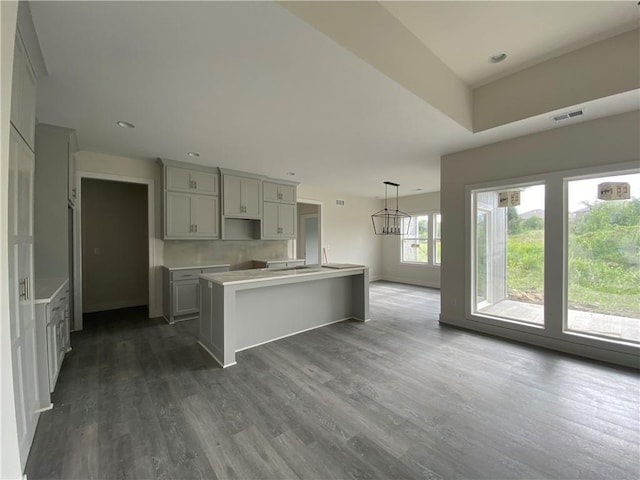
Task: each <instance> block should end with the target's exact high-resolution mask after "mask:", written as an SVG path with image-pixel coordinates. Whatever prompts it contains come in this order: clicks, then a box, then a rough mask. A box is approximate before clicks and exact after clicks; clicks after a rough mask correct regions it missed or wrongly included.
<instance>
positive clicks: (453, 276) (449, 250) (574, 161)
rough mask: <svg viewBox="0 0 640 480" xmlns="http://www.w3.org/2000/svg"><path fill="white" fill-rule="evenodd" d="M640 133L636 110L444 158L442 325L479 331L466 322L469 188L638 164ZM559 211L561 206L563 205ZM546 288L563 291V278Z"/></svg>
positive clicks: (472, 324) (442, 196)
mask: <svg viewBox="0 0 640 480" xmlns="http://www.w3.org/2000/svg"><path fill="white" fill-rule="evenodd" d="M639 132H640V112H638V111H634V112H630V113H625V114H621V115H615V116H611V117H606V118H602V119H598V120H593V121H590V122H584V123H579V124H576V125H572V126H567V127H563V128H557V129H554V130H548V131H545V132H541V133H536V134H533V135H527V136H523V137H519V138H515V139H512V140H508V141H504V142H499V143H495V144H492V145H487V146H484V147H480V148H475V149H472V150H467V151H464V152H460V153H454V154H451V155H446V156H444V157H442V159H441V185H440V186H441V212H442V218H443V224H442V270H441V318H440V319H441V321H442V322H444V323H455V324H458V325H461V326H464V327H466V328H472V329H479V326H478V323H477V322H475V323H474V322H473V321H471V320H467V319H466V318H465V303H466V301H467V300H468V298H467V297H470V292H468V291H467V287H466V285H467V281H466V278H465V272H466V268H467V265H466V262H467V259H468V258H469V252H467V250H466V236H467V235H468V228H467V220H466V215H467V213H466V212H467V204H466V203H467V200H466V193H465V187H466V186H467V185H473V184H478V183H483V182H489V181H494V180H502V179H505V180H507V179H512V178H518V177H524V176H528V175H536V174H543V173H551V172H561V171H564V170H571V169H579V168H586V167H595V166H602V165H607V164H615V163H622V162H633V161H635V162H638V161H639V159H640V133H639ZM558 208H562V207H561V205H558ZM546 288H562V279H557V284H555V285H547V286H546ZM503 330H507V329H503ZM505 336H507V335H506V332H505Z"/></svg>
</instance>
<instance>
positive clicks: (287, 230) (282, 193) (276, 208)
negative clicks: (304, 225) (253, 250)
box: [262, 181, 297, 240]
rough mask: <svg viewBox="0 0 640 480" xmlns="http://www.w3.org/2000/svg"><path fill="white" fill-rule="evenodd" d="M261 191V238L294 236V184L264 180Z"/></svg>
mask: <svg viewBox="0 0 640 480" xmlns="http://www.w3.org/2000/svg"><path fill="white" fill-rule="evenodd" d="M262 192H263V200H264V202H263V204H262V211H263V216H262V238H263V239H265V240H285V239H292V238H296V211H297V208H296V200H297V198H296V185H295V184H288V183H277V182H271V181H264V182H263V186H262Z"/></svg>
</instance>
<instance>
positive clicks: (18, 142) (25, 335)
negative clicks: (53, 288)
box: [7, 127, 39, 467]
mask: <svg viewBox="0 0 640 480" xmlns="http://www.w3.org/2000/svg"><path fill="white" fill-rule="evenodd" d="M34 164H35V159H34V155H33V152H32V151H31V150H30V149H29V147H28V146H27V144H26V143H25V142H24V141H23V139H22V138H20V135H19V134H18V132H17V130H16V129H15V128H13V127H12V128H11V131H10V144H9V170H8V179H7V180H8V184H9V195H8V210H9V215H8V217H9V218H8V232H7V233H8V235H7V236H8V242H7V243H8V257H9V258H8V260H9V262H8V278H9V282H8V283H9V286H8V290H9V313H10V314H9V319H8V320H7V321H8V323H9V328H10V332H11V355H12V367H13V375H14V376H13V379H14V391H15V402H16V416H17V419H18V424H17V428H18V441H19V449H20V454H21V459H22V465H23V467H24V465H25V463H26V459H27V455H28V453H29V447H30V446H31V440H32V439H33V434H34V432H35V428H36V424H37V421H38V411H37V410H38V400H39V395H38V357H37V345H36V322H35V308H34V303H33V293H32V292H33V173H34ZM10 368H11V367H10Z"/></svg>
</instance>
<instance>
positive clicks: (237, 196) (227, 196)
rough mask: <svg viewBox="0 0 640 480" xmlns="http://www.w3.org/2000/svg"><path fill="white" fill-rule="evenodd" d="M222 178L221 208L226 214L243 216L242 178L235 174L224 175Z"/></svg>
mask: <svg viewBox="0 0 640 480" xmlns="http://www.w3.org/2000/svg"><path fill="white" fill-rule="evenodd" d="M223 178H224V180H223V188H224V191H223V199H222V208H223V210H224V214H225V215H226V216H235V217H238V216H243V215H244V212H243V211H242V210H243V209H242V199H241V191H242V178H240V177H236V176H235V175H225V176H224V177H223Z"/></svg>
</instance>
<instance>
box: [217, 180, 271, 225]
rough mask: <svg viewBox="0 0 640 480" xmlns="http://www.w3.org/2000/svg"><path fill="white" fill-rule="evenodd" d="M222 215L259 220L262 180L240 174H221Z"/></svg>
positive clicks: (260, 214)
mask: <svg viewBox="0 0 640 480" xmlns="http://www.w3.org/2000/svg"><path fill="white" fill-rule="evenodd" d="M222 188H223V197H222V198H223V200H222V204H223V215H224V216H225V217H232V218H251V219H257V220H259V219H260V218H261V216H262V208H261V203H262V202H261V200H262V181H261V180H260V179H259V178H253V177H243V176H240V175H229V174H225V175H223V186H222Z"/></svg>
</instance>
